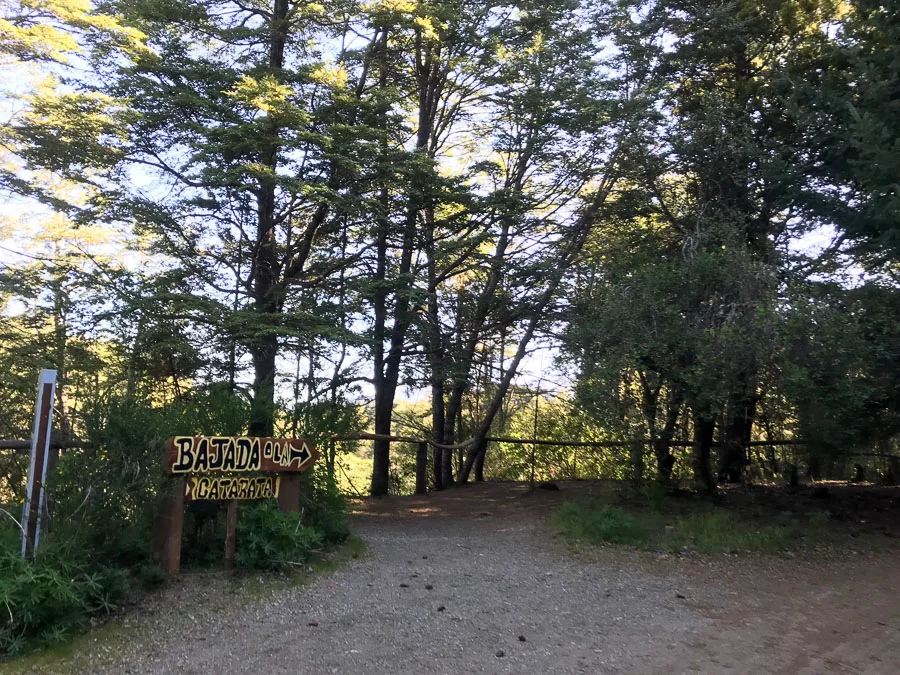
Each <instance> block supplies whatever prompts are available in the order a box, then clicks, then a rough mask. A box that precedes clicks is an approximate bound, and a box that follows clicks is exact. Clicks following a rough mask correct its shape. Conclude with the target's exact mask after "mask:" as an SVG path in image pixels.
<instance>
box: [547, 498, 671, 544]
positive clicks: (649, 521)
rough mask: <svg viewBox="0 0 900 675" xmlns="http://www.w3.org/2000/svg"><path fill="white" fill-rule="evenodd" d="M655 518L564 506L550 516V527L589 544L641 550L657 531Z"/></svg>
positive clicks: (657, 518) (616, 509)
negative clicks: (629, 547)
mask: <svg viewBox="0 0 900 675" xmlns="http://www.w3.org/2000/svg"><path fill="white" fill-rule="evenodd" d="M660 521H661V518H660V516H659V515H657V514H655V513H652V512H645V513H637V514H634V513H628V512H626V511H624V510H623V509H621V508H619V507H616V506H609V505H606V504H600V505H593V506H588V505H584V504H578V503H575V502H567V503H566V504H563V505H562V506H560V507H559V508H558V509H557V510H556V511H554V512H553V523H554V525H555V526H556V527H558V528H559V529H560V530H562V532H564V533H565V534H566V535H568V536H571V537H575V538H578V539H585V540H587V541H589V542H591V543H594V544H599V543H610V544H627V545H629V546H643V545H645V544H646V543H647V541H648V539H649V538H650V537H651V535H653V534H655V532H656V531H657V530H658V529H659V522H660Z"/></svg>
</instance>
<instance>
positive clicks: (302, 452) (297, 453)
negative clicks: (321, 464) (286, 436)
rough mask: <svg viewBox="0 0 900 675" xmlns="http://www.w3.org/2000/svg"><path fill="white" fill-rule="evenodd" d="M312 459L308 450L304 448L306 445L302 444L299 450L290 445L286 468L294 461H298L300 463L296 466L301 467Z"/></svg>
mask: <svg viewBox="0 0 900 675" xmlns="http://www.w3.org/2000/svg"><path fill="white" fill-rule="evenodd" d="M310 457H312V453H311V452H310V451H309V448H307V447H306V443H304V444H303V445H302V446H301V447H300V449H299V450H297V448H295V447H294V446H293V444H291V452H290V456H289V458H288V466H290V465H291V464H293V463H294V460H295V459H299V460H300V461H299V462H298V463H297V466H298V467H300V466H303V465H304V464H306V463H307V462H308V461H309V458H310Z"/></svg>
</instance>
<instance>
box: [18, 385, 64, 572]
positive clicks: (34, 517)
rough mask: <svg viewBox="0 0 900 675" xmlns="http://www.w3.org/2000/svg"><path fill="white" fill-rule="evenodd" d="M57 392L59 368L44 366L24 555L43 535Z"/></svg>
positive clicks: (36, 413)
mask: <svg viewBox="0 0 900 675" xmlns="http://www.w3.org/2000/svg"><path fill="white" fill-rule="evenodd" d="M55 396H56V371H55V370H42V371H41V376H40V377H39V378H38V386H37V404H36V405H35V407H34V430H33V431H32V432H31V461H30V462H29V464H28V487H27V488H26V490H25V508H24V509H23V510H22V555H24V556H31V555H33V554H34V550H35V549H36V548H37V545H38V539H40V535H41V512H42V511H43V510H44V499H45V498H46V493H45V491H44V483H45V482H46V480H47V462H48V459H49V453H50V431H51V429H52V428H53V400H54V398H55Z"/></svg>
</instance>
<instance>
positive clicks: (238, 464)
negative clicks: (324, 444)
mask: <svg viewBox="0 0 900 675" xmlns="http://www.w3.org/2000/svg"><path fill="white" fill-rule="evenodd" d="M166 457H167V466H168V470H169V472H170V473H189V474H196V473H210V472H220V471H221V472H223V473H228V472H232V471H239V472H243V471H257V472H264V473H283V472H288V471H306V470H307V469H308V468H310V467H311V466H312V464H313V462H314V461H315V460H316V457H318V453H317V452H316V449H315V446H314V445H313V444H312V443H310V442H309V441H307V440H305V439H302V438H253V437H249V436H239V437H229V436H175V437H173V438H170V439H169V442H168V443H167V444H166Z"/></svg>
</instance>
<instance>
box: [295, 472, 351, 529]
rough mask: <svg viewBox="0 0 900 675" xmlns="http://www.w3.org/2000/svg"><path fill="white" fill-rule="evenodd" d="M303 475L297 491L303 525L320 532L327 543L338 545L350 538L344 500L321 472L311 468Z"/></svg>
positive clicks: (345, 501)
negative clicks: (301, 485)
mask: <svg viewBox="0 0 900 675" xmlns="http://www.w3.org/2000/svg"><path fill="white" fill-rule="evenodd" d="M306 476H308V478H307V479H306V483H305V485H304V487H303V490H302V491H301V492H300V501H301V506H302V510H303V522H304V524H306V525H309V526H310V527H312V528H314V529H315V530H317V531H318V532H320V533H321V534H322V538H323V539H324V541H326V542H328V543H329V544H339V543H341V542H342V541H344V540H345V539H347V537H349V536H350V527H349V526H348V525H347V517H346V511H347V499H346V498H345V497H344V494H343V493H342V492H341V491H340V489H339V488H338V486H337V484H336V483H335V482H334V481H333V480H331V479H329V477H328V474H327V473H326V472H325V471H324V470H322V469H314V470H313V471H310V472H309V473H307V474H306Z"/></svg>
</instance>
